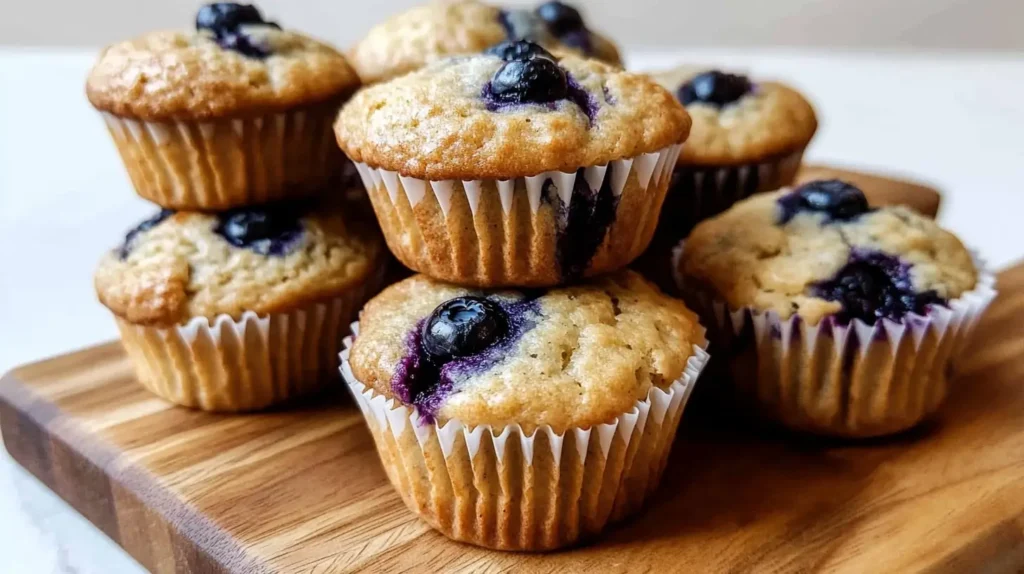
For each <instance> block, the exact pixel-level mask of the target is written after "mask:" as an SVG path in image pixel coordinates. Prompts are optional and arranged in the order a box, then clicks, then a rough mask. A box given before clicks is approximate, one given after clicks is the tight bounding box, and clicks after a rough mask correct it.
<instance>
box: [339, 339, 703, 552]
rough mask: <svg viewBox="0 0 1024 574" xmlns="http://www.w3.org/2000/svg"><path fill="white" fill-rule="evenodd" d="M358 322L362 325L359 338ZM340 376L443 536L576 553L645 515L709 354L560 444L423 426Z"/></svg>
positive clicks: (512, 428) (405, 490) (413, 500)
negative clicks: (571, 548)
mask: <svg viewBox="0 0 1024 574" xmlns="http://www.w3.org/2000/svg"><path fill="white" fill-rule="evenodd" d="M358 328H359V326H358V323H355V324H353V325H352V329H353V332H354V333H356V334H358ZM351 344H352V338H351V337H348V338H346V339H345V349H344V350H343V351H342V353H341V359H342V367H341V373H342V376H343V377H344V379H345V381H346V383H347V384H348V386H349V390H350V391H351V392H352V396H353V397H354V398H355V400H356V402H357V403H358V404H359V407H360V409H361V410H362V412H363V415H364V416H365V417H366V422H367V426H368V427H369V429H370V431H371V433H372V434H373V438H374V442H375V443H376V446H377V452H378V454H379V455H380V459H381V464H382V465H383V466H384V469H385V470H386V471H387V474H388V478H389V479H390V480H391V484H392V485H393V486H394V487H395V489H396V490H397V491H398V492H399V494H401V496H402V499H403V500H404V501H405V504H406V506H408V507H409V509H410V510H412V511H413V512H415V513H417V514H419V516H420V517H421V518H422V519H423V520H425V521H426V522H427V523H429V524H430V525H431V526H433V527H434V528H435V529H437V530H438V531H440V532H441V533H442V534H444V535H445V536H447V537H449V538H451V539H453V540H458V541H461V542H468V543H470V544H475V545H477V546H485V547H488V548H494V549H497V550H525V551H542V550H553V549H556V548H561V547H564V546H568V545H570V544H574V543H576V542H579V541H581V540H584V539H587V538H590V537H592V536H595V535H597V534H598V533H600V532H601V531H602V530H603V529H604V528H605V526H607V525H608V524H609V523H611V522H614V521H617V520H621V519H623V518H625V517H627V516H629V515H630V514H632V513H634V512H636V511H637V510H638V509H639V508H640V507H641V506H642V505H643V503H644V501H645V500H646V499H647V498H648V497H649V495H650V494H651V493H652V492H653V491H654V490H655V489H656V488H657V486H658V483H659V481H660V480H661V475H662V473H663V472H664V470H665V465H666V462H667V460H668V455H669V451H670V450H671V447H672V441H673V439H674V438H675V434H676V429H677V428H678V426H679V421H680V419H681V417H682V413H683V409H684V407H685V406H686V403H687V401H688V399H689V397H690V393H691V392H692V390H693V387H694V384H695V383H696V380H697V377H698V376H699V375H700V372H701V370H702V369H703V367H704V365H705V363H706V362H707V358H708V354H707V352H706V351H705V348H706V346H707V345H706V342H705V343H704V344H703V346H696V345H695V346H694V348H693V352H694V354H693V356H692V357H690V359H689V360H688V361H687V365H686V370H685V372H684V373H683V376H682V377H680V378H679V379H678V380H676V381H675V382H673V383H672V384H671V385H670V386H669V387H668V389H666V390H661V389H658V388H655V389H652V390H651V392H650V393H649V394H648V396H647V397H646V398H645V399H643V400H640V401H637V402H636V405H635V406H634V407H633V409H632V410H630V411H629V412H626V413H623V414H622V415H619V416H618V417H616V419H615V420H614V421H612V422H610V423H606V424H600V425H595V426H594V427H591V428H587V429H583V428H572V429H568V430H567V431H565V432H562V433H556V432H555V431H554V430H553V429H551V428H550V427H548V426H541V427H538V428H537V429H535V430H534V431H533V432H532V433H527V432H526V431H524V430H523V428H522V427H520V426H519V425H509V426H505V427H502V428H495V427H491V426H490V425H479V426H476V427H470V426H469V425H466V424H463V423H462V422H460V421H457V420H450V421H448V422H447V423H445V424H444V425H439V424H437V423H434V424H421V423H420V420H419V417H418V415H417V414H416V412H415V410H414V409H410V408H409V407H407V406H405V405H402V404H401V403H400V402H398V401H396V400H394V399H389V398H388V397H386V396H384V395H382V394H379V393H377V392H376V391H375V390H373V389H372V388H370V387H367V386H366V385H364V384H363V383H361V382H359V381H358V380H357V379H356V378H355V376H354V374H353V373H352V369H351V367H350V366H349V363H348V356H349V350H350V347H351Z"/></svg>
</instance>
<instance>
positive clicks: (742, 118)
mask: <svg viewBox="0 0 1024 574" xmlns="http://www.w3.org/2000/svg"><path fill="white" fill-rule="evenodd" d="M652 76H653V77H654V78H655V79H656V80H657V81H658V82H659V83H661V85H663V86H665V88H666V89H668V90H671V91H672V92H673V93H674V94H676V97H677V98H679V101H680V102H682V103H683V105H685V106H686V111H688V112H689V113H690V116H691V117H692V118H693V129H692V130H691V133H690V138H689V139H688V140H687V142H686V146H684V147H683V151H682V154H681V155H680V158H679V163H680V164H681V165H697V166H702V165H703V166H729V165H740V164H749V163H755V162H761V161H768V160H774V159H779V158H781V157H784V156H786V155H789V154H792V153H796V152H799V151H801V150H803V148H805V147H806V146H807V144H808V142H810V140H811V138H812V137H813V136H814V132H815V131H816V130H817V127H818V122H817V118H816V117H815V114H814V109H813V108H812V107H811V105H810V103H808V101H807V100H806V99H805V98H804V97H803V96H802V95H801V94H800V93H799V92H797V91H796V90H793V89H792V88H789V87H787V86H784V85H782V84H780V83H777V82H766V81H756V82H755V81H753V80H751V79H750V78H749V77H747V76H745V75H740V74H733V73H728V72H724V71H721V70H715V69H707V68H698V67H680V68H676V69H673V70H668V71H663V72H658V73H655V74H652Z"/></svg>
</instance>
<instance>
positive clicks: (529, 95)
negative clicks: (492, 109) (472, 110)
mask: <svg viewBox="0 0 1024 574" xmlns="http://www.w3.org/2000/svg"><path fill="white" fill-rule="evenodd" d="M485 92H486V93H488V94H489V95H490V97H491V98H493V100H494V101H495V102H497V103H499V104H526V103H531V104H544V103H548V102H554V101H557V100H562V99H565V98H566V96H567V95H568V93H569V83H568V79H567V78H566V75H565V72H564V71H563V70H562V68H560V67H559V66H558V64H557V63H555V62H554V61H552V60H549V59H547V58H534V59H531V60H512V61H511V62H505V64H504V65H503V66H502V67H501V68H499V69H498V71H497V72H495V73H494V76H493V77H492V78H491V81H490V82H489V83H488V85H487V88H485Z"/></svg>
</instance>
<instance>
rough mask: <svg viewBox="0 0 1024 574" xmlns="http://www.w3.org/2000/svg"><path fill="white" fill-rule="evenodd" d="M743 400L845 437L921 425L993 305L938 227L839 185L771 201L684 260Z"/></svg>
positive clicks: (983, 283)
mask: <svg viewBox="0 0 1024 574" xmlns="http://www.w3.org/2000/svg"><path fill="white" fill-rule="evenodd" d="M676 271H677V273H678V275H677V276H678V278H679V281H680V287H681V288H682V289H683V292H684V294H685V295H686V298H687V300H688V301H690V302H691V303H692V304H693V305H694V306H695V307H697V308H698V310H699V311H700V312H701V314H702V316H704V317H705V318H706V319H707V320H708V321H709V323H710V324H711V325H712V328H711V331H712V340H713V341H714V343H715V345H716V348H718V349H720V350H722V353H719V354H717V355H716V358H718V357H724V358H727V360H728V361H729V368H730V369H731V371H732V373H731V374H732V377H731V379H732V381H733V389H732V390H733V392H734V393H735V396H734V397H733V399H734V400H735V401H736V403H737V404H738V405H741V406H747V407H752V409H753V410H754V411H755V412H756V413H758V414H761V415H763V416H765V417H767V418H768V419H771V420H774V421H778V422H781V423H782V424H784V425H786V426H788V427H790V428H793V429H797V430H805V431H810V432H815V433H820V434H831V435H839V436H848V437H867V436H877V435H883V434H890V433H894V432H897V431H901V430H904V429H907V428H910V427H911V426H913V425H915V424H917V423H918V422H920V421H921V420H923V419H924V418H925V417H927V416H928V415H929V414H931V413H932V412H934V411H935V410H936V409H937V408H938V407H939V405H940V404H941V402H942V400H943V398H945V396H946V392H947V389H948V385H949V381H948V376H949V369H948V367H949V365H950V362H951V361H952V360H954V359H955V357H956V355H957V353H958V352H959V351H960V349H961V348H962V346H963V343H964V341H965V339H966V337H967V336H968V334H969V333H970V330H971V328H972V327H973V325H974V324H975V322H976V320H977V318H978V316H979V315H980V314H981V313H982V311H984V309H985V307H986V306H987V305H988V303H989V302H990V301H991V299H992V297H993V296H994V293H995V292H994V291H993V290H992V284H993V280H992V276H991V274H989V273H987V272H985V271H984V270H983V269H981V268H980V266H979V263H978V262H977V261H976V260H975V259H974V258H973V257H972V255H971V253H970V252H969V251H968V250H967V249H966V248H965V247H964V246H963V244H961V243H960V241H959V240H958V239H957V238H956V237H955V236H953V235H952V234H951V233H949V232H947V231H945V230H943V229H941V228H940V227H938V225H936V224H935V222H934V221H932V220H930V219H927V218H925V217H923V216H921V215H919V214H917V213H916V212H914V211H911V210H909V209H907V208H905V207H884V208H876V209H872V208H871V207H869V205H868V203H867V200H866V199H865V197H864V194H863V193H862V192H861V191H860V190H859V189H858V188H856V187H853V186H852V185H850V184H848V183H844V182H842V181H839V180H821V181H815V182H810V183H806V184H804V185H802V186H800V187H798V188H796V189H784V190H782V191H779V192H777V193H772V194H763V195H759V196H757V197H754V198H751V199H748V200H745V201H743V202H740V203H738V204H736V205H735V206H733V207H732V208H731V209H729V210H728V211H726V212H725V213H723V214H721V215H719V216H717V217H714V218H712V219H709V220H707V221H704V222H702V223H701V224H699V225H698V226H697V227H696V229H694V231H693V233H692V234H691V235H690V237H689V238H688V239H687V240H686V241H685V242H684V243H683V245H682V247H681V249H680V250H679V251H678V252H677V264H676Z"/></svg>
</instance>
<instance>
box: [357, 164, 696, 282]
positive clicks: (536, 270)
mask: <svg viewBox="0 0 1024 574" xmlns="http://www.w3.org/2000/svg"><path fill="white" fill-rule="evenodd" d="M681 149H682V146H681V145H673V146H669V147H668V148H665V149H662V150H659V151H657V152H653V153H649V154H643V155H641V156H638V157H635V158H630V159H624V160H618V161H613V162H611V163H610V164H608V165H604V166H592V167H586V168H581V169H580V170H578V171H576V172H571V173H565V172H545V173H541V174H538V175H535V176H530V177H525V178H517V179H511V180H475V181H454V180H446V181H426V180H421V179H416V178H411V177H405V176H402V175H399V174H398V173H396V172H393V171H388V170H384V169H378V168H374V167H372V166H368V165H366V164H362V163H356V167H357V168H358V170H359V173H360V175H361V176H362V178H363V183H364V185H365V187H366V189H367V193H368V194H369V196H370V200H371V201H372V203H373V207H374V210H375V212H376V214H377V219H378V221H379V222H380V224H381V228H382V229H383V231H384V237H385V239H386V240H387V243H388V247H389V248H390V249H391V252H392V253H394V254H395V256H396V257H397V258H398V259H399V260H400V261H401V262H402V263H403V264H405V265H406V266H407V267H409V268H410V269H413V270H415V271H419V272H421V273H424V274H426V275H429V276H431V277H434V278H436V279H440V280H444V281H451V282H454V283H459V284H464V285H472V286H478V287H504V286H518V287H525V286H538V287H539V286H553V285H557V284H560V283H563V282H564V281H565V280H567V279H574V278H577V277H572V276H571V275H572V274H571V273H569V272H567V271H566V269H565V265H564V264H563V263H561V262H560V261H559V256H558V249H559V241H560V235H559V234H560V233H561V234H563V235H562V236H561V240H563V241H564V240H565V236H564V233H565V227H566V221H567V218H568V217H569V213H570V210H571V209H573V202H574V198H575V196H577V195H582V194H580V193H579V192H578V191H577V190H576V189H575V187H576V183H577V178H579V177H582V178H584V179H585V181H586V183H587V189H588V190H589V192H590V194H591V195H590V196H589V197H579V198H575V201H584V202H585V201H591V202H596V201H597V199H595V198H597V197H598V195H599V194H600V193H601V190H602V187H603V186H605V185H607V186H609V187H610V190H611V194H612V196H613V198H614V199H612V200H611V201H612V203H613V204H614V215H613V216H612V217H611V223H610V224H609V225H608V226H607V229H606V230H605V229H604V228H600V229H597V228H596V226H588V227H587V229H583V230H581V231H583V233H582V234H581V235H586V234H588V233H591V234H592V233H601V234H602V235H600V236H599V237H596V242H595V243H596V245H595V249H594V252H593V254H592V256H590V257H589V258H588V260H587V261H586V262H584V263H585V265H584V267H585V268H584V270H583V272H582V274H581V275H582V276H591V275H597V274H600V273H603V272H608V271H613V270H616V269H620V268H622V267H624V266H626V265H627V264H628V263H629V262H630V261H632V260H633V259H635V258H636V257H637V256H638V255H639V254H640V253H641V252H643V250H644V249H646V247H647V244H648V243H649V242H650V240H651V237H652V236H653V234H654V229H655V226H656V225H657V213H658V211H659V210H660V209H661V204H662V201H663V200H664V197H665V192H666V191H667V189H668V183H669V177H668V176H669V173H670V171H671V166H672V165H674V164H675V160H676V158H677V157H678V155H679V151H680V150H681ZM548 182H550V183H548ZM573 239H574V240H576V239H579V240H580V241H586V240H587V239H586V238H582V237H581V238H573ZM590 239H594V238H593V237H592V238H590Z"/></svg>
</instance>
